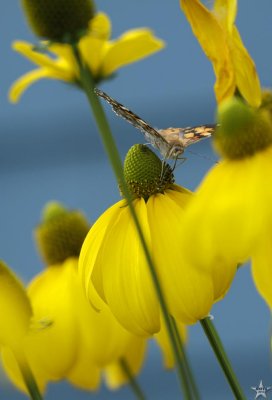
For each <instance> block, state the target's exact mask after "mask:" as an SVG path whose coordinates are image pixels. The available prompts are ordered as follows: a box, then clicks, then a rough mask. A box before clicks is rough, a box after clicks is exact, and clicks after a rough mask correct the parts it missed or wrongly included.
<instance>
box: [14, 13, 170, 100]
mask: <svg viewBox="0 0 272 400" xmlns="http://www.w3.org/2000/svg"><path fill="white" fill-rule="evenodd" d="M110 36H111V23H110V20H109V18H108V17H107V15H106V14H103V13H98V14H97V15H96V16H95V17H94V18H92V19H91V20H90V23H89V30H88V31H87V33H86V34H85V35H84V36H82V37H81V39H80V41H79V50H80V53H81V57H82V59H83V60H84V62H85V64H86V65H87V67H88V68H89V69H90V71H91V73H92V75H93V77H94V79H95V80H96V81H97V82H98V81H100V80H102V79H106V78H108V77H110V76H111V75H112V74H114V73H115V72H116V71H117V70H118V69H119V68H121V67H124V66H126V65H128V64H131V63H134V62H136V61H138V60H141V59H142V58H144V57H147V56H149V55H151V54H153V53H154V52H156V51H158V50H160V49H162V48H163V46H164V43H163V41H162V40H160V39H158V38H156V37H155V36H154V35H153V33H152V31H150V30H149V29H145V28H139V29H132V30H130V31H128V32H126V33H124V34H123V35H121V36H120V37H119V38H118V39H115V40H110ZM13 48H14V49H15V50H16V51H18V52H19V53H21V54H22V55H23V56H25V57H26V58H28V59H29V60H30V61H32V62H34V63H35V64H37V65H38V68H37V69H35V70H33V71H31V72H28V73H27V74H25V75H23V76H22V77H21V78H19V79H18V80H17V81H16V82H15V83H14V84H13V85H12V87H11V89H10V92H9V97H10V101H12V102H17V101H18V100H19V99H20V97H21V95H22V94H23V92H24V91H25V90H26V89H27V88H28V87H29V86H30V85H31V84H33V83H34V82H36V81H38V80H39V79H42V78H49V79H57V80H62V81H64V82H68V83H74V84H76V83H77V81H78V78H79V71H78V66H77V63H76V60H75V59H74V56H73V51H72V48H71V46H70V45H69V44H61V43H52V44H51V43H48V44H47V48H48V51H49V54H48V55H47V54H43V53H41V52H40V51H37V50H35V48H34V46H33V45H32V44H30V43H26V42H22V41H16V42H14V44H13ZM50 54H52V55H50Z"/></svg>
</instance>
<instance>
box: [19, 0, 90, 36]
mask: <svg viewBox="0 0 272 400" xmlns="http://www.w3.org/2000/svg"><path fill="white" fill-rule="evenodd" d="M22 6H23V10H24V12H25V15H26V18H27V21H28V23H29V26H30V27H31V29H32V30H33V32H34V33H35V34H36V35H37V36H39V37H42V38H46V39H49V40H51V41H55V42H72V41H76V40H78V39H79V37H80V36H82V35H83V34H84V32H85V31H86V30H87V28H88V23H89V20H90V19H91V18H92V17H93V16H94V12H95V7H94V4H93V1H92V0H22Z"/></svg>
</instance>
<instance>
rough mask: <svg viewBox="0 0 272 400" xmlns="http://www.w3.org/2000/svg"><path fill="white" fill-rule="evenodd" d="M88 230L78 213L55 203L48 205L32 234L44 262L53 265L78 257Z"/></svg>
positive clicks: (87, 225) (84, 220)
mask: <svg viewBox="0 0 272 400" xmlns="http://www.w3.org/2000/svg"><path fill="white" fill-rule="evenodd" d="M89 229H90V226H89V224H88V221H87V220H86V218H85V216H84V215H83V214H82V213H81V212H80V211H73V210H72V211H69V210H67V209H66V208H65V207H63V206H62V205H61V204H60V203H57V202H51V203H48V204H47V205H46V206H45V208H44V210H43V213H42V222H41V224H40V225H38V226H37V227H36V229H35V232H34V233H35V239H36V242H37V246H38V249H39V251H40V254H41V257H42V259H43V260H44V262H45V263H46V264H48V265H53V264H58V263H62V262H63V261H65V260H66V259H67V258H69V257H78V256H79V253H80V250H81V246H82V244H83V241H84V239H85V237H86V235H87V233H88V231H89Z"/></svg>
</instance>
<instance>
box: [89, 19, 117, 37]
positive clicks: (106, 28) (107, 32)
mask: <svg viewBox="0 0 272 400" xmlns="http://www.w3.org/2000/svg"><path fill="white" fill-rule="evenodd" d="M88 34H89V35H90V36H93V37H96V38H98V39H101V40H104V41H106V40H109V39H110V37H111V20H110V19H109V17H108V16H107V14H105V13H103V12H99V13H97V14H96V15H95V16H94V17H93V18H92V19H91V20H90V23H89V32H88Z"/></svg>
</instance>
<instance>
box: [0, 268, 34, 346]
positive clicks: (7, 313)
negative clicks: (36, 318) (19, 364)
mask: <svg viewBox="0 0 272 400" xmlns="http://www.w3.org/2000/svg"><path fill="white" fill-rule="evenodd" d="M32 314H33V313H32V307H31V304H30V301H29V298H28V296H27V293H26V290H25V289H24V287H23V285H22V283H21V282H20V281H19V279H18V278H17V277H16V276H15V274H13V273H12V271H11V270H10V269H9V268H8V267H7V266H6V265H5V264H4V262H2V261H0V315H1V329H0V347H1V346H9V347H11V348H12V349H13V350H19V349H21V347H22V345H23V340H24V338H25V336H26V334H27V333H28V330H29V326H30V320H31V318H32Z"/></svg>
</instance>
